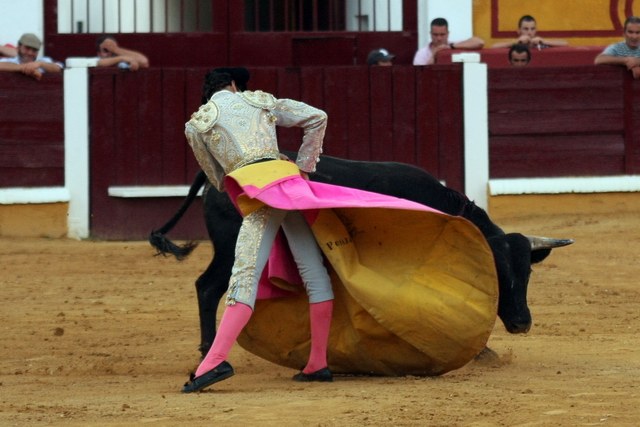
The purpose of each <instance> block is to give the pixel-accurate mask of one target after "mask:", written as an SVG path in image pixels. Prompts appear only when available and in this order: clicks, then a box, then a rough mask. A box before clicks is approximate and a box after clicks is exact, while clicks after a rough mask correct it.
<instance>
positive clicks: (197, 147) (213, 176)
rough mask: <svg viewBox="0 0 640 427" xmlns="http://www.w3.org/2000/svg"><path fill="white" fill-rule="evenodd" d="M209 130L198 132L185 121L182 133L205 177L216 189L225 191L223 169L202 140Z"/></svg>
mask: <svg viewBox="0 0 640 427" xmlns="http://www.w3.org/2000/svg"><path fill="white" fill-rule="evenodd" d="M210 133H211V131H209V132H207V133H204V134H203V133H200V132H198V130H197V129H196V128H194V127H193V126H192V125H191V124H189V123H187V124H186V125H185V129H184V134H185V136H186V137H187V141H189V145H191V148H192V149H193V154H195V156H196V159H197V160H198V163H199V164H200V167H201V168H202V170H203V171H204V173H206V174H207V178H209V181H210V182H211V184H212V185H213V186H214V187H216V188H217V189H218V191H225V188H224V175H225V174H224V170H223V169H222V166H220V163H218V161H217V160H216V159H215V157H213V156H212V155H211V153H210V152H209V150H207V146H206V144H205V142H204V140H203V138H206V137H207V136H210V135H209V134H210Z"/></svg>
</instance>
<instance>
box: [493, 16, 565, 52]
mask: <svg viewBox="0 0 640 427" xmlns="http://www.w3.org/2000/svg"><path fill="white" fill-rule="evenodd" d="M514 44H523V45H525V46H527V47H528V48H529V49H532V48H538V49H542V48H546V47H563V46H569V43H568V42H567V41H565V40H552V39H544V40H543V39H542V37H540V36H538V28H537V27H536V20H535V19H534V18H533V16H531V15H524V16H523V17H522V18H520V21H519V22H518V39H517V40H516V41H513V42H499V43H496V44H494V45H493V46H491V48H492V49H495V48H504V47H511V46H513V45H514Z"/></svg>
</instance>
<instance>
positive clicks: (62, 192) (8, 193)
mask: <svg viewBox="0 0 640 427" xmlns="http://www.w3.org/2000/svg"><path fill="white" fill-rule="evenodd" d="M70 199H71V196H70V194H69V190H67V189H66V188H64V187H15V188H0V205H23V204H28V203H64V202H69V200H70Z"/></svg>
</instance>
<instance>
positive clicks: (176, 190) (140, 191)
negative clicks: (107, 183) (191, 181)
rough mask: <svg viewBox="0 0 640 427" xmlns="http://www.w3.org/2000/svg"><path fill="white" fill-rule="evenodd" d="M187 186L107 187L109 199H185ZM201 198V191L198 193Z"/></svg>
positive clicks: (187, 192)
mask: <svg viewBox="0 0 640 427" xmlns="http://www.w3.org/2000/svg"><path fill="white" fill-rule="evenodd" d="M189 188H190V186H188V185H162V186H158V185H149V186H139V187H134V186H130V187H109V196H111V197H124V198H133V197H186V195H187V194H189ZM198 196H202V189H200V191H199V192H198Z"/></svg>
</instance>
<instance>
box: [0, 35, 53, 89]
mask: <svg viewBox="0 0 640 427" xmlns="http://www.w3.org/2000/svg"><path fill="white" fill-rule="evenodd" d="M41 46H42V42H41V41H40V39H39V38H38V37H37V36H36V35H35V34H31V33H26V34H23V35H22V37H20V40H18V50H17V52H16V53H17V56H15V57H13V58H0V71H13V72H15V73H23V74H26V75H27V76H29V77H31V78H34V79H36V80H40V79H41V78H42V74H43V73H45V72H50V73H59V72H60V71H62V68H63V65H62V63H60V62H54V61H53V60H52V59H51V58H49V57H44V58H40V60H37V61H36V58H37V56H38V52H39V51H40V47H41Z"/></svg>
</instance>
